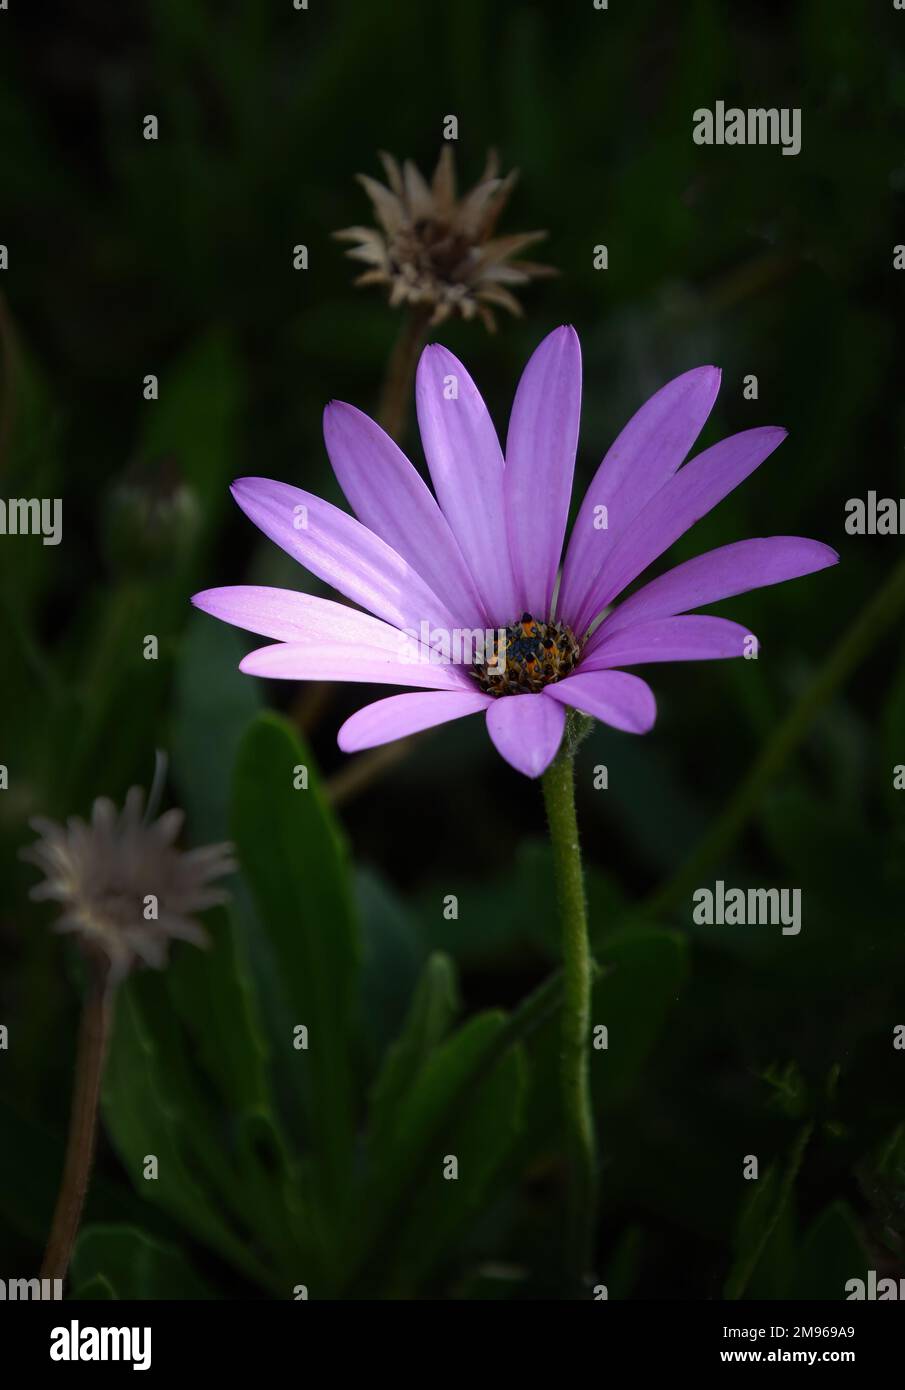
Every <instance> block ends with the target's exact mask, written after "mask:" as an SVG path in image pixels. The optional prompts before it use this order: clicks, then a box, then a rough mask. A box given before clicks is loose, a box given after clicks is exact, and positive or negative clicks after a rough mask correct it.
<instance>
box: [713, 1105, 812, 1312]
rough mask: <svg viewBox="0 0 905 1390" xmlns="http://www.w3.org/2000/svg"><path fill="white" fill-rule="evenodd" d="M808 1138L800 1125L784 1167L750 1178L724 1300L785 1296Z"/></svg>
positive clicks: (807, 1130)
mask: <svg viewBox="0 0 905 1390" xmlns="http://www.w3.org/2000/svg"><path fill="white" fill-rule="evenodd" d="M810 1137H811V1126H810V1125H805V1126H804V1127H803V1128H802V1129H801V1130H800V1131H799V1133H798V1136H797V1138H796V1140H795V1142H794V1144H793V1145H792V1151H791V1153H790V1155H789V1158H788V1161H787V1163H786V1165H785V1168H784V1169H783V1170H782V1171H780V1170H779V1168H778V1167H777V1166H776V1165H775V1164H771V1165H770V1167H769V1168H768V1169H767V1171H766V1172H765V1173H764V1174H763V1176H762V1177H759V1178H756V1179H751V1180H750V1191H749V1192H748V1193H747V1194H746V1197H745V1200H744V1202H743V1204H742V1209H741V1215H740V1217H739V1224H738V1233H737V1236H736V1242H735V1260H734V1262H733V1265H732V1269H731V1270H730V1273H729V1277H728V1279H727V1280H726V1289H725V1294H724V1297H725V1298H727V1299H737V1298H784V1297H786V1290H787V1287H788V1283H789V1275H790V1271H791V1270H792V1269H793V1268H794V1249H793V1240H794V1237H793V1219H794V1211H793V1191H794V1187H795V1180H796V1178H797V1177H798V1171H799V1169H800V1167H801V1162H802V1159H803V1157H804V1152H805V1149H806V1147H807V1144H808V1140H809V1139H810Z"/></svg>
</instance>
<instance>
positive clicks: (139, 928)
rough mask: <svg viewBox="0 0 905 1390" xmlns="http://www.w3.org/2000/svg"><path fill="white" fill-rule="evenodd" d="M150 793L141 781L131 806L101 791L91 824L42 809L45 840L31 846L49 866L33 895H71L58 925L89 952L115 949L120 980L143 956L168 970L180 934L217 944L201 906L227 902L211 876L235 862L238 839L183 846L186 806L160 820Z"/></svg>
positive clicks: (30, 852) (29, 853)
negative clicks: (53, 816)
mask: <svg viewBox="0 0 905 1390" xmlns="http://www.w3.org/2000/svg"><path fill="white" fill-rule="evenodd" d="M144 801H145V796H144V792H143V791H142V789H141V787H132V788H131V790H130V791H129V792H128V794H127V796H126V801H125V805H124V807H123V810H122V811H121V812H117V809H116V807H115V806H114V804H113V802H112V801H110V800H109V798H108V797H98V799H97V800H96V801H95V802H94V805H93V807H92V810H91V822H90V824H86V823H85V821H83V820H82V819H81V818H80V817H78V816H71V817H70V818H69V820H68V821H67V823H66V825H65V826H63V825H59V824H57V822H56V821H51V820H47V819H45V818H44V817H42V816H39V817H35V819H34V820H32V821H31V826H32V828H33V829H34V830H35V831H36V832H37V833H38V835H39V836H40V839H38V840H36V841H35V843H34V844H32V845H30V846H29V847H28V848H27V849H24V850H22V858H23V859H25V860H27V861H28V862H29V863H32V864H36V865H37V866H38V868H39V869H41V871H42V872H43V874H44V882H43V883H39V884H38V885H37V886H36V887H34V888H33V889H32V890H31V894H30V896H31V897H32V898H34V899H37V900H41V899H51V900H53V901H54V902H58V903H61V904H62V906H63V909H64V910H63V913H62V916H61V917H59V918H58V919H57V921H56V923H55V930H56V931H60V932H75V933H77V934H78V935H79V936H80V937H81V939H82V944H83V945H84V946H85V947H86V948H88V950H89V951H94V952H97V951H100V952H101V953H102V954H103V955H105V956H106V957H107V959H108V960H109V962H110V973H111V977H112V978H113V979H114V980H116V979H121V978H122V977H123V976H124V975H125V974H126V973H127V972H128V971H129V970H130V969H131V968H132V966H133V965H134V964H135V962H136V961H138V960H140V961H143V962H144V963H145V964H146V965H150V966H152V967H154V968H155V969H158V970H159V969H161V968H162V967H163V966H164V965H165V964H166V960H167V949H168V946H169V943H170V940H171V939H173V938H180V939H181V940H183V941H191V942H193V943H194V944H195V945H196V946H205V945H207V942H208V936H207V933H206V932H205V931H204V929H203V928H202V927H201V926H199V924H198V923H197V922H196V921H194V920H193V919H192V916H191V914H192V913H194V912H201V911H203V910H204V909H205V908H207V907H212V906H213V905H214V904H216V903H222V902H225V901H226V900H227V894H226V893H224V892H223V891H222V890H221V889H217V888H212V887H211V886H210V884H211V880H213V879H215V878H221V877H222V876H223V875H224V874H228V873H231V872H232V871H233V869H234V868H235V864H234V862H233V860H232V858H231V846H229V845H226V844H220V845H206V846H204V847H203V848H201V849H193V850H188V851H182V850H180V849H178V848H177V847H176V845H175V844H174V841H175V839H176V836H177V835H178V834H179V832H180V830H181V828H182V822H183V819H184V817H183V813H182V811H179V810H176V809H173V810H170V811H166V812H164V814H163V815H162V816H160V817H159V819H158V820H155V821H152V820H151V819H150V815H148V816H146V815H144V814H143V812H144Z"/></svg>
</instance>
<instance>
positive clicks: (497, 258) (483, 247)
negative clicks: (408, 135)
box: [333, 145, 557, 332]
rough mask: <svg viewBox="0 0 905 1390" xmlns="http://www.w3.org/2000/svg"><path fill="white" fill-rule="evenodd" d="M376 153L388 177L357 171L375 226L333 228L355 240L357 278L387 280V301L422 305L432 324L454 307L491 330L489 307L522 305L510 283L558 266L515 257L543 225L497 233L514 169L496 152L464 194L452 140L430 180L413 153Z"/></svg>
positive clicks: (338, 234)
mask: <svg viewBox="0 0 905 1390" xmlns="http://www.w3.org/2000/svg"><path fill="white" fill-rule="evenodd" d="M380 158H381V161H382V163H383V167H384V169H385V171H386V176H387V183H386V184H382V183H379V182H378V181H377V179H372V178H370V177H369V176H368V175H367V174H359V175H358V179H359V182H360V183H361V185H362V187H363V188H364V190H365V192H366V193H367V195H368V197H369V198H370V200H371V203H372V206H373V208H374V214H375V217H376V219H377V222H378V224H379V225H378V226H376V227H345V228H343V230H342V231H339V232H334V233H333V235H334V236H335V237H336V238H337V239H338V240H340V241H350V242H353V243H354V245H353V246H352V247H351V249H350V250H349V251H347V252H346V254H347V255H348V256H350V257H351V258H352V259H353V260H357V261H363V262H364V263H365V265H366V266H367V267H368V269H367V270H366V271H364V273H363V274H362V275H359V277H358V278H357V280H356V281H355V283H356V285H386V286H387V287H388V288H389V295H390V305H391V306H392V307H394V308H395V307H396V306H403V305H411V306H413V307H418V308H422V309H423V310H424V311H425V312H428V313H429V314H430V322H431V324H433V325H436V324H438V323H443V321H444V320H445V319H448V318H450V317H451V316H452V315H454V314H458V315H461V317H462V318H464V319H471V318H474V317H475V316H476V315H480V317H481V319H482V320H483V322H484V324H485V326H486V327H487V328H488V329H489V330H490V331H491V332H493V330H494V328H495V327H496V320H495V318H494V313H493V309H494V308H502V309H508V311H509V312H510V313H511V314H521V312H522V310H521V305H520V304H519V302H518V300H517V299H516V297H515V295H514V294H513V293H512V291H513V290H514V289H518V288H519V287H521V286H523V285H527V284H528V282H529V281H530V280H533V279H536V278H537V277H538V276H542V275H543V276H546V275H555V274H556V273H557V272H556V270H555V269H554V268H553V267H552V266H547V265H538V264H537V263H536V262H534V261H523V260H516V259H513V258H514V257H516V256H518V254H519V252H521V251H524V250H525V249H526V248H527V247H528V246H532V245H534V243H535V242H537V241H541V240H542V239H543V238H544V237H545V236H546V235H547V234H546V232H520V233H516V234H515V235H512V236H500V237H498V236H494V230H495V228H496V224H497V220H498V218H499V216H500V213H501V212H502V211H503V208H504V207H505V205H506V203H507V201H508V199H509V195H510V193H511V192H512V189H513V186H514V185H515V181H516V178H517V176H518V175H517V171H516V170H514V169H513V170H512V171H511V172H510V173H508V174H507V175H506V177H505V178H501V177H500V173H499V167H498V164H497V157H496V154H495V153H494V152H493V151H491V152H490V154H489V155H488V156H487V164H486V167H485V169H484V173H483V174H482V175H481V178H480V179H479V180H478V182H477V183H476V184H475V186H474V188H472V189H470V190H469V191H468V192H467V193H465V194H464V195H463V196H462V197H461V198H460V197H457V196H456V175H455V162H454V159H453V152H452V147H451V146H450V145H444V147H443V151H442V153H441V155H440V158H439V160H438V161H437V167H436V169H435V170H434V173H433V177H432V179H431V182H430V183H429V184H428V182H427V181H426V179H425V178H424V177H423V175H422V174H421V173H420V172H419V170H418V168H417V166H416V165H415V164H413V163H412V161H411V160H410V159H407V160H406V161H405V163H404V164H403V165H402V166H401V167H400V165H399V164H398V163H397V161H396V160H395V159H394V158H393V156H392V155H389V154H385V153H383V151H381V153H380Z"/></svg>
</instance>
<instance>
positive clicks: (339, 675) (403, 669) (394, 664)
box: [239, 633, 474, 691]
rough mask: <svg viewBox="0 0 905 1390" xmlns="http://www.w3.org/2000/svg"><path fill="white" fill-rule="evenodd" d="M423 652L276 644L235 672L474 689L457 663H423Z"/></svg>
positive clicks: (402, 648)
mask: <svg viewBox="0 0 905 1390" xmlns="http://www.w3.org/2000/svg"><path fill="white" fill-rule="evenodd" d="M401 637H402V634H401V633H400V638H401ZM423 654H424V648H423V647H418V646H417V645H416V644H415V643H408V644H407V645H401V646H400V654H399V655H397V654H396V653H395V652H392V651H387V650H385V649H381V648H379V647H364V646H362V645H361V643H360V642H320V643H313V644H312V643H307V642H278V643H276V645H275V646H272V647H258V648H257V650H256V651H253V652H249V653H248V655H247V656H246V657H244V658H243V660H242V661H241V662H240V663H239V670H240V671H244V672H245V673H246V675H250V676H266V677H267V678H268V679H269V680H291V681H366V682H368V683H369V684H372V685H407V686H415V687H421V688H423V689H426V690H459V691H473V690H474V683H473V682H472V681H470V680H469V678H468V676H467V675H466V674H465V672H464V671H463V669H462V667H461V666H452V665H442V664H437V663H436V662H434V661H425V660H423V659H422V658H423ZM406 657H408V658H409V659H408V660H406V659H405V658H406Z"/></svg>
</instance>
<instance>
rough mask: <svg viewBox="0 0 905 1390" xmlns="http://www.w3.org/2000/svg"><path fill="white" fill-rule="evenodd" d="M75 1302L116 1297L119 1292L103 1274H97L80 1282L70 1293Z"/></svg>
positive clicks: (88, 1301) (89, 1301)
mask: <svg viewBox="0 0 905 1390" xmlns="http://www.w3.org/2000/svg"><path fill="white" fill-rule="evenodd" d="M70 1297H71V1298H72V1300H73V1301H74V1302H75V1303H91V1302H94V1301H95V1300H99V1299H100V1300H106V1299H116V1298H118V1297H119V1294H118V1293H117V1292H116V1290H115V1289H114V1287H113V1285H112V1284H111V1283H110V1280H109V1279H105V1278H104V1276H103V1274H95V1275H94V1277H93V1278H92V1279H89V1280H88V1281H87V1283H85V1284H79V1285H78V1286H77V1287H75V1288H74V1290H73V1292H72V1294H71V1295H70Z"/></svg>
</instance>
